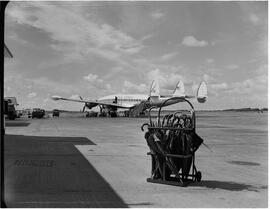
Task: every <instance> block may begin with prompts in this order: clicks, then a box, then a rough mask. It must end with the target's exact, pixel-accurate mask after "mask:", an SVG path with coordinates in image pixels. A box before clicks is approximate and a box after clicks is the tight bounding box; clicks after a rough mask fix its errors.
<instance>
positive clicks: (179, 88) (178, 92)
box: [172, 80, 186, 97]
mask: <svg viewBox="0 0 270 209" xmlns="http://www.w3.org/2000/svg"><path fill="white" fill-rule="evenodd" d="M172 96H173V97H185V96H186V94H185V86H184V83H183V82H182V81H181V80H180V81H178V83H177V84H176V87H175V89H174V91H173V95H172Z"/></svg>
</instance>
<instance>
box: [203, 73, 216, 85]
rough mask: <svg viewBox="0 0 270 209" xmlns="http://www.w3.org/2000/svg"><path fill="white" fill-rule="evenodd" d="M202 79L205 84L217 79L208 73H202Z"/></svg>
mask: <svg viewBox="0 0 270 209" xmlns="http://www.w3.org/2000/svg"><path fill="white" fill-rule="evenodd" d="M203 80H204V81H205V82H206V83H207V84H210V83H214V82H216V81H217V80H216V79H215V78H214V77H212V76H210V75H208V74H204V75H203Z"/></svg>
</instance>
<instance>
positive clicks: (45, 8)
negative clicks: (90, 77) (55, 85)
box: [7, 2, 144, 61]
mask: <svg viewBox="0 0 270 209" xmlns="http://www.w3.org/2000/svg"><path fill="white" fill-rule="evenodd" d="M27 8H28V9H29V8H31V12H29V11H28V9H27ZM7 14H8V16H9V17H11V18H13V20H15V21H16V22H17V23H19V24H25V25H29V26H32V27H34V28H38V29H40V30H43V31H44V32H46V33H47V35H48V36H49V37H50V38H51V39H52V40H53V41H54V42H53V43H52V44H51V47H52V49H53V50H58V51H61V52H62V54H63V55H65V57H69V58H73V59H74V58H78V59H81V58H82V56H83V55H84V56H85V55H87V54H86V53H85V52H86V51H87V50H88V49H89V48H92V52H93V51H95V50H98V51H99V52H100V53H98V55H99V56H103V55H105V56H104V58H107V56H106V55H107V54H108V52H111V53H112V54H115V56H114V57H112V56H110V58H111V59H113V60H115V61H118V60H119V56H120V55H125V54H135V53H138V52H140V51H141V50H142V49H143V48H144V46H143V44H142V42H141V41H140V40H136V39H134V38H133V37H132V36H130V35H128V34H127V33H125V32H123V31H121V30H119V29H116V28H115V27H113V26H111V25H109V24H106V23H100V22H99V21H97V20H96V19H93V20H92V19H88V18H86V16H84V13H82V12H81V11H80V10H78V9H76V7H65V6H60V5H53V4H50V3H48V2H25V4H24V5H23V6H21V4H14V5H13V6H12V7H10V8H9V10H8V11H7ZM52 17H53V18H52ZM103 50H104V53H102V52H103ZM122 59H123V58H122Z"/></svg>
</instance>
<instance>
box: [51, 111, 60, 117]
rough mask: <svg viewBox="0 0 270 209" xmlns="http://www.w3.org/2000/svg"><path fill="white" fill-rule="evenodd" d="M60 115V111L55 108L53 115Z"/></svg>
mask: <svg viewBox="0 0 270 209" xmlns="http://www.w3.org/2000/svg"><path fill="white" fill-rule="evenodd" d="M59 115H60V111H59V110H57V109H54V110H53V113H52V116H53V117H59Z"/></svg>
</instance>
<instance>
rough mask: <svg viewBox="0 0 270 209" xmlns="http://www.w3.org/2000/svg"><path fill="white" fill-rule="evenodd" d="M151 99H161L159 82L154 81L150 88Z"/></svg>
mask: <svg viewBox="0 0 270 209" xmlns="http://www.w3.org/2000/svg"><path fill="white" fill-rule="evenodd" d="M149 96H150V97H160V90H159V83H158V81H157V80H153V81H152V84H151V86H150V93H149Z"/></svg>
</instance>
